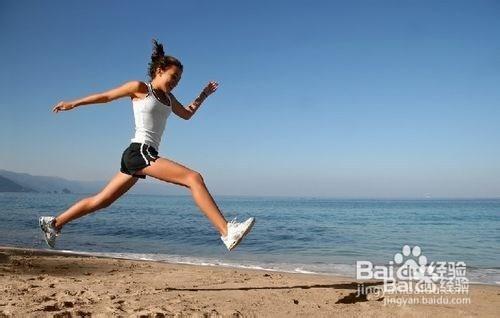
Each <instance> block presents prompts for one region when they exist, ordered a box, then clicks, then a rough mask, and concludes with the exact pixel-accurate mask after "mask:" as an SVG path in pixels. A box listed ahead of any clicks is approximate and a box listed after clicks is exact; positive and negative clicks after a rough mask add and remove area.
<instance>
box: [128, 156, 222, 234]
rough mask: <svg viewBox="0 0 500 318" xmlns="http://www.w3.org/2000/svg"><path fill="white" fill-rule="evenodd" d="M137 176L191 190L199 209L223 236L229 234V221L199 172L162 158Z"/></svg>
mask: <svg viewBox="0 0 500 318" xmlns="http://www.w3.org/2000/svg"><path fill="white" fill-rule="evenodd" d="M137 174H145V175H148V176H151V177H153V178H156V179H159V180H162V181H167V182H171V183H175V184H178V185H181V186H184V187H187V188H189V189H190V190H191V194H192V195H193V199H194V201H195V202H196V205H198V208H200V210H201V211H202V212H203V213H204V214H205V215H206V216H207V217H208V219H209V220H210V221H211V222H212V224H213V225H214V226H215V228H216V229H217V230H218V231H219V233H220V234H221V235H224V236H225V235H226V234H227V221H226V219H225V218H224V216H223V215H222V213H221V212H220V210H219V207H218V206H217V204H216V203H215V201H214V199H213V198H212V196H211V195H210V193H209V192H208V189H207V187H206V185H205V182H204V181H203V177H202V176H201V174H200V173H199V172H197V171H194V170H191V169H189V168H187V167H185V166H183V165H181V164H178V163H176V162H174V161H172V160H168V159H166V158H161V157H160V158H158V159H156V161H154V162H153V161H152V162H151V165H150V166H147V167H145V168H143V169H142V170H140V171H138V172H137Z"/></svg>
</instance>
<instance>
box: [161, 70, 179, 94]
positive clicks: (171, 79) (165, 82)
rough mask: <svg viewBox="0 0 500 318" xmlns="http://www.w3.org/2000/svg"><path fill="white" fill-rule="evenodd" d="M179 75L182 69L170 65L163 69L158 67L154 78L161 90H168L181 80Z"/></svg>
mask: <svg viewBox="0 0 500 318" xmlns="http://www.w3.org/2000/svg"><path fill="white" fill-rule="evenodd" d="M181 76H182V70H181V69H180V68H179V67H178V66H177V65H171V66H169V67H167V68H166V69H164V70H161V69H158V70H157V71H156V78H155V80H156V81H157V83H158V86H159V88H161V90H163V91H164V92H170V91H171V90H173V89H174V88H175V86H177V83H179V81H180V80H181Z"/></svg>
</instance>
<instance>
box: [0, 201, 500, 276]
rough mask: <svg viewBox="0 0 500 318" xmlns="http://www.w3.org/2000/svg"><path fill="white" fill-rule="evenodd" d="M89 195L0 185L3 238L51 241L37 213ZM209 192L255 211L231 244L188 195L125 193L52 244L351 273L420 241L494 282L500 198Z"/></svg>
mask: <svg viewBox="0 0 500 318" xmlns="http://www.w3.org/2000/svg"><path fill="white" fill-rule="evenodd" d="M86 196H88V195H83V194H41V193H0V209H1V210H0V245H3V246H14V247H27V248H38V249H40V248H41V249H47V248H48V247H47V246H46V244H45V241H44V240H43V237H42V234H41V231H40V229H39V226H38V217H39V216H42V215H57V214H59V213H61V212H63V211H64V210H66V209H67V208H68V207H69V206H71V205H72V204H73V203H75V202H76V201H77V200H79V199H82V198H84V197H86ZM214 199H215V200H216V202H217V204H218V206H219V208H220V209H221V210H222V211H223V214H224V215H225V217H226V219H227V220H228V221H229V220H231V219H232V218H234V217H237V220H244V219H246V218H247V217H250V216H254V217H255V218H256V223H255V226H254V228H253V229H252V231H251V232H250V234H249V235H248V236H247V237H246V238H245V239H244V241H243V242H242V243H241V244H240V245H239V246H238V247H237V248H236V249H235V250H234V251H232V252H228V251H227V250H226V248H225V247H224V246H223V244H222V241H221V240H220V238H219V235H218V232H217V231H216V230H215V228H213V227H212V225H211V223H210V221H209V220H208V219H207V218H206V217H205V216H204V214H203V213H202V212H201V211H200V210H199V209H198V208H197V206H196V205H195V203H194V201H193V199H192V197H191V196H189V195H185V196H153V195H133V194H125V195H124V196H122V197H121V198H120V199H118V200H117V201H116V202H115V203H113V204H112V205H111V206H109V207H107V208H105V209H102V210H99V211H97V212H94V213H91V214H88V215H85V216H83V217H82V218H79V219H77V220H73V221H72V222H70V223H68V224H67V225H66V226H65V227H64V228H63V230H62V233H61V236H59V237H58V241H57V247H56V248H57V249H58V250H64V251H78V252H84V253H88V254H95V255H111V256H115V257H123V258H130V259H151V260H158V261H168V262H179V263H191V264H203V265H218V266H234V267H246V268H257V269H267V270H278V271H290V272H302V273H321V274H327V275H347V276H349V277H353V278H354V277H355V263H356V261H358V260H365V261H371V262H373V263H374V264H380V265H384V264H388V262H389V261H392V260H393V257H394V255H395V254H396V253H398V252H401V249H402V247H403V246H404V245H409V246H415V245H418V246H420V248H421V250H422V254H423V255H425V256H426V257H427V259H428V261H429V262H431V261H449V262H451V261H463V262H465V263H466V264H467V277H468V278H469V279H470V281H471V282H480V283H487V284H500V200H487V199H484V200H437V199H429V200H367V199H365V200H351V199H343V200H339V199H323V198H285V197H244V196H241V197H240V196H215V197H214Z"/></svg>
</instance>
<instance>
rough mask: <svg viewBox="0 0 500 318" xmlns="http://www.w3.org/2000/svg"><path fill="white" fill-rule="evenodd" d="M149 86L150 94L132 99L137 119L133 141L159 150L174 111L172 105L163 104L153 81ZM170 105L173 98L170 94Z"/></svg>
mask: <svg viewBox="0 0 500 318" xmlns="http://www.w3.org/2000/svg"><path fill="white" fill-rule="evenodd" d="M146 85H147V86H148V95H147V96H146V97H144V98H143V99H139V100H132V106H133V109H134V119H135V136H134V138H132V139H130V141H131V142H138V143H145V144H148V145H150V146H152V147H154V148H155V149H156V151H159V147H160V142H161V137H162V135H163V131H164V130H165V126H166V123H167V118H168V116H169V115H170V113H171V112H172V107H171V106H169V105H165V104H163V103H162V102H161V101H160V99H159V98H158V97H157V96H156V95H155V93H154V92H153V88H152V85H151V83H146ZM168 100H169V103H170V105H172V100H171V99H170V96H169V95H168Z"/></svg>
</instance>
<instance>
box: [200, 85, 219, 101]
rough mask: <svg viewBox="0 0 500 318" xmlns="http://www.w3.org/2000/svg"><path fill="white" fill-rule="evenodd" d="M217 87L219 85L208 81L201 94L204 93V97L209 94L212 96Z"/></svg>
mask: <svg viewBox="0 0 500 318" xmlns="http://www.w3.org/2000/svg"><path fill="white" fill-rule="evenodd" d="M217 87H219V83H217V82H215V81H210V82H208V84H207V86H205V88H204V89H203V93H205V95H207V97H208V96H209V95H210V94H212V93H213V92H215V91H216V90H217Z"/></svg>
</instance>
